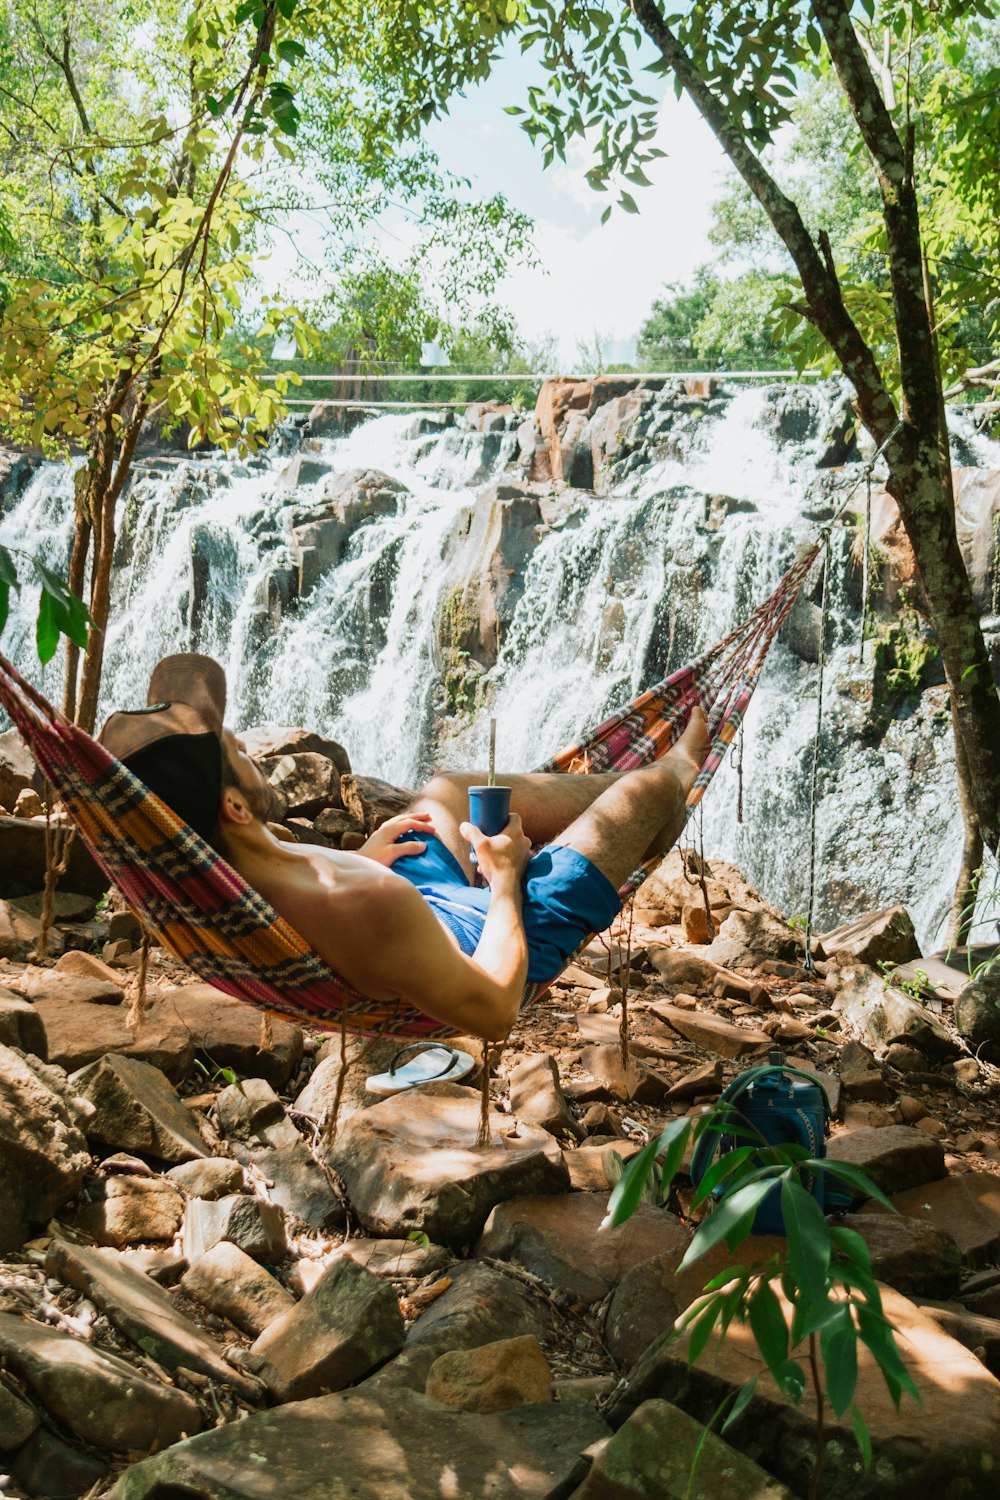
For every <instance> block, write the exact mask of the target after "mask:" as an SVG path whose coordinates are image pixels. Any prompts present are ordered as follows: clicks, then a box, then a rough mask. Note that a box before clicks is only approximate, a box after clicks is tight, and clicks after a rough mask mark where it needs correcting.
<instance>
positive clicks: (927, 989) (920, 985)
mask: <svg viewBox="0 0 1000 1500" xmlns="http://www.w3.org/2000/svg"><path fill="white" fill-rule="evenodd" d="M878 966H879V971H880V973H881V975H882V979H883V981H884V983H885V984H886V985H890V984H891V985H894V986H895V987H896V989H897V990H902V992H903V994H904V995H908V996H909V997H910V999H911V1000H914V1001H916V1003H917V1004H918V1005H924V1004H925V1003H926V1001H927V999H928V996H929V995H930V994H931V993H932V989H933V987H932V985H931V981H930V975H929V974H928V973H927V970H926V969H914V971H913V978H912V979H900V978H899V970H898V968H897V967H896V965H895V964H894V963H893V962H892V960H891V959H888V958H882V959H879V965H878Z"/></svg>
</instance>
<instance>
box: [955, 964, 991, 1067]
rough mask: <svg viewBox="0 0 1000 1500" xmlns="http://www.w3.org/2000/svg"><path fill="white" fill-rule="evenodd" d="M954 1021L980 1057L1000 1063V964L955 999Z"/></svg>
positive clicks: (968, 985) (966, 987) (981, 976)
mask: <svg viewBox="0 0 1000 1500" xmlns="http://www.w3.org/2000/svg"><path fill="white" fill-rule="evenodd" d="M954 1020H955V1025H956V1027H957V1028H958V1031H959V1032H960V1034H961V1035H962V1036H963V1037H964V1038H965V1040H966V1041H967V1042H968V1044H969V1046H970V1047H971V1048H972V1050H973V1051H974V1052H976V1053H977V1055H978V1056H980V1057H985V1058H986V1060H987V1062H992V1063H1000V967H997V968H993V969H988V970H986V971H985V972H984V973H983V974H981V975H980V976H979V978H978V979H974V980H973V981H972V983H971V984H967V985H966V986H965V988H964V990H963V991H962V993H961V994H960V995H959V997H958V999H957V1000H956V1001H955V1010H954Z"/></svg>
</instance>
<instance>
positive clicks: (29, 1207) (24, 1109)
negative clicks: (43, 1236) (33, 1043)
mask: <svg viewBox="0 0 1000 1500" xmlns="http://www.w3.org/2000/svg"><path fill="white" fill-rule="evenodd" d="M89 1109H90V1107H89V1105H87V1104H86V1103H85V1102H84V1101H82V1100H79V1099H77V1098H76V1097H75V1096H74V1094H73V1093H72V1092H71V1090H70V1089H69V1087H68V1085H67V1082H66V1075H65V1074H64V1073H63V1071H62V1069H60V1068H55V1067H51V1066H50V1065H48V1064H46V1063H43V1062H41V1061H40V1060H39V1059H38V1058H37V1057H34V1056H32V1055H31V1054H26V1053H22V1052H15V1051H14V1049H13V1048H11V1047H4V1046H0V1250H14V1249H17V1248H18V1247H19V1246H20V1245H21V1244H23V1243H24V1240H25V1239H26V1238H27V1235H28V1226H29V1224H44V1223H45V1222H46V1221H47V1220H48V1219H50V1218H51V1217H52V1215H53V1214H55V1213H58V1211H59V1209H60V1208H62V1206H63V1204H65V1203H66V1202H68V1200H69V1199H70V1198H72V1197H73V1195H74V1194H75V1193H76V1192H77V1190H78V1189H79V1187H80V1184H81V1183H82V1182H83V1178H84V1174H85V1172H86V1171H87V1169H88V1167H89V1166H90V1152H89V1151H88V1149H87V1141H86V1138H85V1136H84V1134H83V1129H82V1128H81V1127H82V1126H85V1124H86V1119H87V1115H88V1114H89Z"/></svg>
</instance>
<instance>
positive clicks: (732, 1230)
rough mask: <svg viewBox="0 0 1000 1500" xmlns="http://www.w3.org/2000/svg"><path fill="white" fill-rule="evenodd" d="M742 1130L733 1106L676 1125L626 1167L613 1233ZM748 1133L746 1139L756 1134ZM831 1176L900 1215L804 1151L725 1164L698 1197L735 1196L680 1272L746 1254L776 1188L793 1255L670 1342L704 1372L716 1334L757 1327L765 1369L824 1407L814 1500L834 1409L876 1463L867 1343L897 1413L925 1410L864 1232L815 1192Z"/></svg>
mask: <svg viewBox="0 0 1000 1500" xmlns="http://www.w3.org/2000/svg"><path fill="white" fill-rule="evenodd" d="M732 1128H733V1125H732V1115H731V1112H730V1111H729V1110H728V1108H727V1107H724V1106H723V1107H720V1106H716V1107H715V1108H713V1109H711V1110H709V1111H707V1112H706V1114H704V1115H703V1116H701V1117H700V1118H698V1119H697V1120H692V1119H689V1118H681V1119H677V1120H672V1121H671V1122H670V1124H669V1125H668V1126H667V1127H666V1129H665V1130H664V1131H663V1132H662V1133H661V1134H660V1135H659V1136H658V1137H657V1138H656V1139H654V1140H652V1141H650V1142H649V1144H648V1145H647V1146H645V1147H644V1148H643V1149H642V1150H641V1151H639V1152H637V1154H636V1155H635V1156H634V1157H632V1159H631V1160H630V1161H629V1162H628V1163H627V1165H625V1166H624V1168H623V1170H622V1173H621V1177H620V1179H619V1181H618V1182H617V1184H616V1186H615V1187H614V1189H613V1191H612V1193H611V1197H610V1199H609V1201H608V1220H607V1222H608V1223H609V1225H610V1226H611V1227H612V1228H615V1227H617V1226H618V1225H619V1224H624V1223H625V1221H626V1220H627V1219H629V1218H630V1217H631V1215H632V1214H633V1213H634V1212H635V1210H636V1208H637V1207H638V1205H639V1203H640V1202H642V1201H650V1200H652V1201H659V1202H664V1201H665V1200H666V1198H667V1196H668V1194H669V1192H670V1187H671V1184H672V1182H673V1179H674V1177H675V1176H676V1174H677V1172H678V1170H679V1168H680V1165H681V1162H682V1161H683V1160H684V1159H685V1156H686V1155H687V1152H688V1150H689V1148H690V1147H691V1146H692V1145H693V1144H694V1142H695V1141H696V1140H697V1139H698V1138H699V1137H700V1136H701V1135H702V1134H703V1133H704V1132H705V1131H714V1132H717V1133H722V1132H723V1131H725V1130H732ZM743 1129H744V1134H745V1125H744V1126H743ZM658 1163H659V1166H658V1165H657V1164H658ZM824 1176H830V1177H834V1178H837V1179H839V1180H840V1181H842V1182H844V1183H846V1184H847V1185H848V1186H849V1187H851V1188H853V1189H855V1190H856V1191H858V1192H860V1193H862V1194H864V1196H865V1197H870V1198H875V1199H877V1201H878V1202H880V1203H882V1204H884V1205H885V1206H886V1207H887V1208H889V1209H891V1208H892V1205H891V1204H890V1203H889V1200H888V1199H887V1198H886V1197H885V1196H884V1194H883V1193H882V1192H880V1191H879V1189H878V1188H877V1187H876V1186H875V1185H874V1183H872V1182H871V1181H869V1179H868V1178H867V1177H866V1176H865V1174H864V1173H863V1172H860V1171H858V1169H857V1168H856V1167H852V1166H848V1165H847V1164H846V1163H844V1162H839V1161H831V1160H829V1159H827V1158H822V1159H817V1158H810V1157H809V1156H808V1154H807V1153H806V1151H805V1149H804V1148H803V1147H801V1146H798V1145H793V1144H790V1143H789V1144H785V1145H777V1146H770V1145H763V1146H741V1147H739V1148H737V1149H736V1150H734V1151H729V1152H726V1153H725V1154H724V1155H723V1156H721V1157H720V1158H719V1159H718V1161H716V1162H715V1163H714V1165H713V1166H712V1167H711V1168H710V1169H709V1171H708V1172H707V1173H706V1174H705V1176H704V1178H703V1179H702V1181H701V1183H700V1184H699V1185H698V1188H697V1191H696V1193H695V1196H694V1200H693V1207H694V1208H698V1207H705V1206H707V1205H708V1204H709V1202H710V1201H711V1197H712V1193H713V1190H714V1189H715V1188H717V1187H719V1186H721V1185H723V1184H728V1191H727V1192H726V1194H725V1196H724V1197H722V1198H721V1199H720V1200H719V1202H718V1203H717V1204H716V1206H715V1208H714V1209H713V1210H712V1212H711V1213H710V1214H708V1215H707V1217H705V1218H703V1219H702V1221H701V1223H700V1224H699V1225H698V1228H697V1230H696V1232H695V1235H694V1238H693V1239H692V1241H691V1243H690V1245H689V1246H688V1249H687V1252H686V1253H685V1255H684V1259H683V1260H682V1261H681V1264H680V1267H679V1269H680V1270H685V1269H687V1268H688V1267H689V1266H691V1265H693V1264H694V1263H695V1262H696V1261H698V1260H700V1259H701V1258H702V1256H704V1255H706V1254H707V1253H708V1252H709V1251H710V1250H713V1249H714V1248H715V1247H716V1246H718V1245H720V1244H725V1246H726V1248H727V1250H729V1251H730V1252H733V1251H735V1250H736V1249H737V1247H738V1246H739V1245H741V1244H742V1243H743V1241H744V1240H745V1239H746V1238H747V1237H748V1236H749V1234H750V1233H751V1231H752V1227H753V1222H754V1218H755V1216H756V1214H757V1211H758V1209H759V1208H760V1207H761V1204H762V1203H763V1201H764V1198H765V1197H766V1196H767V1194H768V1193H770V1192H772V1191H773V1190H774V1188H775V1186H777V1189H778V1191H779V1193H780V1195H781V1213H782V1218H783V1220H784V1225H785V1231H786V1235H787V1251H786V1253H785V1254H784V1255H781V1254H780V1253H777V1254H775V1255H772V1256H770V1257H769V1258H768V1259H767V1260H764V1261H760V1262H756V1263H754V1264H752V1265H749V1266H744V1265H738V1264H734V1265H732V1266H730V1267H728V1268H727V1269H726V1270H724V1271H722V1272H721V1273H720V1274H719V1275H717V1276H714V1277H713V1278H712V1279H711V1280H710V1281H709V1282H708V1284H707V1286H706V1287H705V1290H704V1293H703V1295H702V1296H701V1297H700V1298H699V1299H698V1300H697V1301H696V1302H695V1303H694V1304H693V1305H692V1306H691V1307H690V1308H689V1309H688V1310H687V1312H685V1313H684V1314H683V1316H682V1317H681V1318H680V1319H679V1320H678V1323H677V1325H676V1327H675V1328H674V1329H673V1331H672V1332H671V1333H670V1334H668V1336H667V1337H668V1338H669V1339H677V1338H681V1337H683V1336H685V1335H686V1336H687V1338H688V1346H687V1357H688V1362H689V1364H694V1363H695V1362H696V1361H697V1360H698V1358H699V1357H700V1355H701V1354H702V1353H703V1352H704V1350H705V1348H706V1346H707V1344H708V1342H709V1339H710V1338H711V1337H712V1335H713V1333H715V1334H718V1335H719V1336H720V1337H723V1338H724V1337H725V1335H726V1333H727V1332H728V1330H729V1328H730V1327H731V1325H732V1324H733V1323H734V1322H736V1323H749V1325H750V1331H751V1333H752V1335H753V1338H754V1341H755V1342H756V1345H757V1348H758V1350H759V1351H760V1355H761V1357H762V1359H763V1360H764V1363H765V1364H766V1365H767V1368H768V1370H769V1371H770V1373H771V1375H772V1376H773V1377H774V1379H775V1381H776V1382H777V1384H778V1386H779V1387H780V1388H781V1390H782V1391H783V1392H784V1393H785V1394H786V1395H787V1396H788V1397H789V1398H790V1399H791V1400H792V1401H793V1402H794V1403H796V1404H798V1402H799V1401H801V1399H802V1397H803V1395H804V1394H805V1391H806V1389H807V1386H809V1385H811V1387H812V1392H813V1397H814V1400H815V1403H816V1457H815V1462H814V1465H813V1470H812V1474H811V1477H810V1482H809V1490H808V1495H809V1500H816V1497H817V1496H818V1494H819V1478H820V1473H821V1470H822V1465H823V1455H824V1449H825V1442H826V1434H825V1425H824V1423H825V1414H826V1409H827V1404H829V1406H830V1407H831V1408H832V1410H833V1412H834V1413H835V1415H836V1416H837V1417H838V1418H841V1417H843V1416H844V1415H845V1414H849V1415H850V1417H851V1421H852V1423H853V1427H854V1434H855V1437H856V1439H857V1444H858V1448H859V1450H860V1453H861V1457H862V1461H863V1463H864V1465H865V1468H866V1469H867V1468H868V1467H869V1465H870V1463H871V1457H872V1448H871V1438H870V1436H869V1432H868V1427H867V1424H866V1422H865V1419H864V1417H863V1415H862V1413H861V1412H860V1410H859V1409H858V1407H857V1405H856V1404H855V1391H856V1388H857V1380H858V1344H859V1343H860V1344H863V1345H864V1346H865V1348H867V1349H868V1350H869V1352H870V1353H871V1355H872V1356H873V1358H874V1359H875V1361H876V1363H877V1364H878V1367H879V1369H880V1370H881V1372H882V1376H883V1378H884V1380H885V1383H886V1386H887V1387H888V1390H889V1394H890V1395H891V1397H892V1399H893V1401H894V1402H895V1404H896V1405H897V1406H898V1405H899V1402H900V1399H901V1398H902V1395H903V1393H904V1391H905V1392H908V1393H909V1394H910V1395H911V1396H913V1397H914V1398H915V1399H916V1400H918V1401H919V1400H920V1396H919V1393H918V1391H917V1388H916V1386H915V1385H914V1384H913V1381H912V1380H911V1378H910V1376H909V1374H908V1373H907V1370H906V1368H905V1366H904V1364H903V1361H902V1358H901V1357H900V1353H899V1349H898V1347H897V1345H896V1340H895V1336H894V1333H893V1328H892V1324H891V1323H890V1322H889V1320H888V1318H887V1317H886V1315H885V1312H884V1311H883V1308H882V1298H881V1295H880V1292H879V1288H878V1286H877V1285H876V1282H875V1279H874V1277H873V1275H872V1268H871V1261H870V1259H869V1255H868V1247H867V1246H866V1244H865V1242H864V1240H863V1239H862V1238H861V1236H860V1235H859V1234H857V1233H856V1232H855V1231H854V1230H853V1229H847V1228H845V1227H843V1226H842V1225H837V1224H828V1223H827V1220H826V1217H825V1215H824V1213H823V1209H822V1208H821V1207H820V1205H819V1203H818V1202H817V1200H816V1198H815V1197H814V1196H813V1194H812V1192H810V1191H809V1189H808V1187H806V1185H805V1182H804V1181H803V1179H804V1178H805V1179H814V1180H815V1179H816V1178H819V1180H820V1181H822V1180H823V1178H824ZM779 1293H780V1295H779ZM756 1383H757V1377H756V1376H754V1378H753V1379H752V1380H749V1381H747V1383H746V1384H745V1385H744V1386H742V1387H741V1389H740V1390H739V1392H738V1393H737V1394H736V1396H735V1398H734V1399H733V1401H732V1403H731V1405H730V1407H729V1411H728V1414H727V1415H726V1418H725V1421H724V1423H723V1428H722V1430H723V1431H725V1430H726V1428H727V1427H729V1426H731V1425H732V1424H733V1423H734V1422H735V1421H736V1420H737V1418H738V1417H739V1416H740V1415H741V1414H742V1413H743V1412H744V1411H745V1409H746V1407H747V1405H748V1404H749V1402H750V1400H751V1398H752V1396H753V1393H754V1390H755V1387H756Z"/></svg>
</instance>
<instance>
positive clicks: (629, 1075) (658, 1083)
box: [580, 1043, 670, 1104]
mask: <svg viewBox="0 0 1000 1500" xmlns="http://www.w3.org/2000/svg"><path fill="white" fill-rule="evenodd" d="M630 1053H631V1049H630ZM580 1062H581V1063H582V1065H583V1067H585V1068H586V1070H587V1072H588V1073H590V1074H591V1075H592V1076H593V1077H594V1078H595V1079H596V1080H597V1082H598V1083H599V1084H600V1086H601V1088H602V1089H605V1090H607V1092H608V1093H610V1094H613V1095H614V1097H615V1098H616V1099H621V1100H623V1101H629V1102H634V1103H636V1104H656V1103H657V1102H658V1101H659V1100H660V1099H663V1098H664V1097H665V1096H666V1094H667V1091H668V1090H669V1088H670V1079H669V1078H667V1077H666V1076H665V1075H663V1074H661V1073H657V1072H656V1071H655V1069H653V1068H649V1067H646V1066H645V1064H643V1063H640V1062H637V1061H636V1060H635V1057H634V1056H632V1055H630V1057H629V1061H628V1064H627V1066H626V1065H624V1064H623V1063H622V1054H621V1048H620V1047H619V1046H618V1045H617V1044H608V1043H606V1044H604V1045H601V1046H596V1047H584V1049H583V1052H582V1053H581V1056H580Z"/></svg>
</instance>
